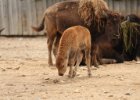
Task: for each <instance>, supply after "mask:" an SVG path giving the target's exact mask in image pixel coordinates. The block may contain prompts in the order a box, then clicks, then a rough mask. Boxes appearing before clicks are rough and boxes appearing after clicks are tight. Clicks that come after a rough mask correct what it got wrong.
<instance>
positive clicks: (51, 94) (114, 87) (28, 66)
mask: <svg viewBox="0 0 140 100" xmlns="http://www.w3.org/2000/svg"><path fill="white" fill-rule="evenodd" d="M54 61H55V59H54ZM0 100H140V64H137V63H136V62H135V61H132V62H125V63H123V64H110V65H102V66H100V68H99V69H95V68H94V67H93V68H92V77H91V78H88V77H87V70H86V67H80V68H79V69H78V75H77V76H76V77H75V78H74V79H69V78H67V74H66V75H65V76H64V77H59V76H58V75H57V70H56V68H55V67H48V64H47V44H46V38H5V37H1V38H0Z"/></svg>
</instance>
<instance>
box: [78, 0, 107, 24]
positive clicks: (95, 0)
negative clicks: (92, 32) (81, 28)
mask: <svg viewBox="0 0 140 100" xmlns="http://www.w3.org/2000/svg"><path fill="white" fill-rule="evenodd" d="M108 10H109V8H108V5H107V3H106V2H105V1H104V0H80V2H79V9H78V12H79V15H80V16H81V18H82V19H83V20H84V22H85V23H86V24H87V25H88V26H90V25H91V23H92V22H95V21H97V19H98V21H99V20H100V19H101V18H102V17H106V16H107V13H106V11H108ZM95 23H97V22H95Z"/></svg>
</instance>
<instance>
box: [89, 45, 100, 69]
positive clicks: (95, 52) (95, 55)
mask: <svg viewBox="0 0 140 100" xmlns="http://www.w3.org/2000/svg"><path fill="white" fill-rule="evenodd" d="M98 52H99V47H98V46H97V45H94V46H93V47H92V53H91V55H92V58H91V64H93V65H94V66H95V67H97V68H98V66H99V64H98V61H97V59H98V54H99V53H98Z"/></svg>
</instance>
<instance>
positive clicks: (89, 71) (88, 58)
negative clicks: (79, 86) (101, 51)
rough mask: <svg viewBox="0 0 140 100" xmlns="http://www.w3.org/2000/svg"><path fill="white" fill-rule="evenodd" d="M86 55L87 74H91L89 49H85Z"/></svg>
mask: <svg viewBox="0 0 140 100" xmlns="http://www.w3.org/2000/svg"><path fill="white" fill-rule="evenodd" d="M85 55H86V64H87V68H88V76H89V77H90V76H91V66H90V63H91V62H90V61H91V56H90V49H87V50H86V52H85Z"/></svg>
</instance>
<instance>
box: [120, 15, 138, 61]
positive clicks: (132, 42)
mask: <svg viewBox="0 0 140 100" xmlns="http://www.w3.org/2000/svg"><path fill="white" fill-rule="evenodd" d="M121 29H122V30H121V31H122V32H121V33H122V34H121V39H122V43H123V55H124V59H125V60H134V59H135V60H138V59H140V17H138V16H137V15H134V14H130V15H127V16H126V17H125V21H124V22H122V24H121Z"/></svg>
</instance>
